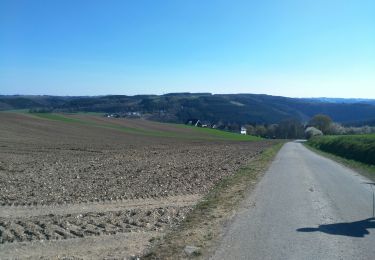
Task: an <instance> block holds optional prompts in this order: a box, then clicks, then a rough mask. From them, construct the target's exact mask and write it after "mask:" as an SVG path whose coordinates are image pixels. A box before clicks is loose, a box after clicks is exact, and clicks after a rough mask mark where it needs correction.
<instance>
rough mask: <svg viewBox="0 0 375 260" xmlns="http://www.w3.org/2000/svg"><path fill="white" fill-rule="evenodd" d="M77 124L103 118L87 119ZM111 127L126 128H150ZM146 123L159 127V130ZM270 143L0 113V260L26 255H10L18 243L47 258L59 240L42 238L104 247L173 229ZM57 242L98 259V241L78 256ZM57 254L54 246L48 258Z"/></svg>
mask: <svg viewBox="0 0 375 260" xmlns="http://www.w3.org/2000/svg"><path fill="white" fill-rule="evenodd" d="M85 120H97V121H101V120H107V119H104V118H95V117H94V118H93V117H91V116H90V117H89V116H87V117H85ZM127 121H129V122H128V123H127ZM132 122H133V125H131V124H132ZM117 123H118V124H126V126H128V127H134V128H137V127H141V128H147V124H148V122H147V121H131V120H126V121H117ZM117 123H116V124H117ZM149 125H150V129H151V128H153V129H157V130H159V131H162V130H163V125H164V124H159V123H154V122H152V123H149ZM155 127H157V128H155ZM165 127H166V129H165V130H167V131H172V130H173V131H179V128H178V127H176V128H175V129H174V127H172V128H171V126H169V125H166V126H165ZM181 131H182V132H180V133H184V134H188V133H187V132H186V131H187V130H186V129H183V130H181ZM270 145H271V143H270V142H224V141H222V142H212V141H202V140H200V141H194V140H184V139H176V138H162V137H150V136H143V135H137V134H129V133H125V132H123V131H119V130H116V129H109V128H102V127H95V126H90V125H83V124H74V123H67V122H60V121H52V120H47V119H39V118H35V117H33V116H30V115H22V114H11V113H0V212H3V213H0V258H12V257H17V256H22V257H24V256H26V255H25V254H23V255H22V254H21V253H20V254H19V255H18V254H17V253H16V252H21V251H22V250H21V249H22V248H25V247H26V248H29V249H30V250H31V251H29V256H32V257H39V256H43V255H44V256H45V257H47V255H48V258H52V257H54V255H53V252H52V253H51V250H52V249H51V248H56V247H57V248H58V247H59V246H58V245H59V244H56V242H53V243H52V242H51V243H50V242H49V243H47V244H48V245H51V246H49V247H48V246H47V247H48V248H50V250H49V251H48V250H47V249H46V248H45V247H46V245H47V244H46V243H44V242H43V241H68V240H70V239H78V240H79V241H81V239H86V240H82V241H91V240H87V239H89V238H90V237H92V239H94V240H95V239H97V240H95V241H99V240H100V241H107V240H108V241H110V240H111V238H110V237H111V236H120V235H119V234H126V233H134V232H136V233H137V234H138V233H139V234H142V235H140V236H139V237H142V238H143V240H142V241H143V242H142V243H143V244H144V245H146V244H147V243H146V242H147V241H146V242H145V239H144V238H145V237H149V236H147V235H144V234H145V233H150V234H151V233H152V234H155V233H156V234H158V235H162V234H163V233H164V232H165V230H166V229H170V228H172V227H174V226H175V225H177V224H178V223H179V222H180V221H181V220H182V219H184V218H185V216H186V215H187V213H188V212H189V211H190V209H191V208H192V206H193V205H194V204H195V203H196V202H197V201H198V198H200V197H201V196H202V195H204V194H206V193H207V191H209V190H210V189H211V187H213V185H215V183H217V182H218V181H219V180H221V179H222V178H224V177H226V176H228V175H232V174H233V173H235V172H236V171H237V170H238V169H239V168H241V167H243V166H244V165H246V164H247V163H248V162H249V161H250V160H252V158H253V157H254V156H255V155H256V154H258V153H259V152H261V151H263V150H264V149H265V148H267V147H269V146H270ZM176 198H178V199H176ZM184 198H186V199H185V200H184ZM142 201H143V202H145V203H142ZM26 212H31V213H32V214H31V213H29V214H28V213H26ZM104 236H105V237H109V239H107V240H105V239H104V238H103V237H104ZM152 237H154V235H152ZM149 238H150V237H149ZM90 239H91V238H90ZM98 239H99V240H98ZM103 239H104V240H103ZM94 240H92V241H91V242H90V243H91V244H92V245H95V244H96V242H95V241H94ZM125 240H126V241H127V242H126V243H127V245H128V246H127V248H128V249H129V250H125V249H121V250H120V249H119V251H118V252H122V253H121V255H119V256H118V257H122V258H123V257H127V256H129V254H138V253H140V252H141V250H142V249H143V248H144V246H140V247H136V246H134V243H138V242H139V241H138V240H137V239H136V238H135V236H132V239H130V240H129V239H125ZM125 240H124V241H125ZM146 240H147V239H146ZM38 241H39V242H38ZM132 241H133V242H132ZM137 241H138V242H137ZM30 242H33V243H32V246H31V244H30ZM38 243H40V246H39V247H38ZM82 243H86V242H82ZM87 243H88V242H87ZM87 243H86V244H87ZM90 243H89V244H90ZM103 243H104V242H103ZM105 243H107V242H105ZM132 243H133V244H132ZM142 243H141V244H142ZM86 244H85V245H86ZM143 244H142V245H143ZM16 245H19V246H16ZM61 245H64V247H63V248H65V249H64V250H66V251H64V252H68V254H67V255H68V256H79V257H83V258H102V257H105V255H106V253H105V248H106V247H105V246H103V245H102V246H100V247H98V246H96V248H100V250H101V251H100V253H99V252H96V251H95V250H94V249H93V247H90V246H87V245H86V246H85V247H84V248H82V249H81V250H80V253H79V254H78V253H77V251H75V249H74V248H76V247H75V246H76V243H70V244H69V243H68V242H64V243H63V244H61ZM38 248H39V249H38ZM110 248H111V245H110V242H108V250H109V249H110ZM130 248H133V249H134V250H130ZM11 249H12V250H11ZM13 249H17V250H13ZM18 249H19V250H21V251H19V250H18ZM60 249H61V248H60ZM38 250H39V251H38ZM103 250H104V251H103ZM47 251H48V252H49V253H48V254H47V255H45V254H44V253H43V252H47ZM52 251H53V250H52ZM60 251H61V250H60ZM60 251H59V250H58V249H56V256H57V255H58V254H59V253H58V252H60ZM7 252H8V254H7ZM12 252H13V253H12ZM69 252H70V253H69ZM84 252H86V253H84ZM89 252H91V253H89ZM95 252H96V253H95ZM109 252H110V251H108V252H107V253H108V256H111V254H110V253H109ZM116 257H117V256H116Z"/></svg>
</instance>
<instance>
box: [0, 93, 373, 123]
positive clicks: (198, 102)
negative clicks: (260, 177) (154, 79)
mask: <svg viewBox="0 0 375 260" xmlns="http://www.w3.org/2000/svg"><path fill="white" fill-rule="evenodd" d="M339 100H341V101H340V102H339ZM357 101H358V102H356V101H355V100H354V99H352V100H350V101H348V100H346V101H344V100H343V99H325V98H322V99H298V98H287V97H279V96H270V95H256V94H217V95H213V94H210V93H170V94H165V95H136V96H124V95H110V96H94V97H60V96H20V95H16V96H0V110H12V109H34V110H36V111H38V110H43V111H55V112H78V111H85V112H105V113H123V114H126V113H127V112H140V113H141V114H142V115H143V117H145V118H148V119H152V120H156V121H165V122H180V123H184V122H186V121H187V120H188V119H191V118H196V119H200V120H201V121H202V122H207V123H210V124H239V125H241V124H247V123H252V124H256V123H265V124H271V123H278V122H280V121H282V120H285V119H290V118H294V119H297V120H299V121H301V122H306V121H308V120H309V119H310V118H311V117H312V116H314V115H315V114H318V113H323V114H327V115H329V116H330V117H331V118H332V119H333V120H334V121H336V122H340V123H344V124H350V123H351V122H355V124H356V125H360V124H361V122H367V123H371V124H373V123H375V104H374V100H357Z"/></svg>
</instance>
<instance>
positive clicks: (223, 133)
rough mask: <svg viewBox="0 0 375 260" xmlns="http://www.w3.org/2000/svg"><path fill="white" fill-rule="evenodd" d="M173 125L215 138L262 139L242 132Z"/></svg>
mask: <svg viewBox="0 0 375 260" xmlns="http://www.w3.org/2000/svg"><path fill="white" fill-rule="evenodd" d="M173 125H174V126H177V127H181V128H188V129H191V130H192V131H194V132H197V133H201V134H207V135H211V136H214V137H217V138H222V139H225V140H231V141H260V140H262V138H260V137H257V136H253V135H242V134H237V133H232V132H227V131H223V130H218V129H212V128H205V127H195V126H188V125H182V124H173Z"/></svg>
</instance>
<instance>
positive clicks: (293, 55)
mask: <svg viewBox="0 0 375 260" xmlns="http://www.w3.org/2000/svg"><path fill="white" fill-rule="evenodd" d="M374 14H375V1H373V0H369V1H362V0H353V1H350V0H348V1H345V0H341V1H335V0H315V1H310V0H294V1H292V0H285V1H281V0H279V1H275V0H274V1H271V0H265V1H251V0H247V1H245V0H243V1H242V0H227V1H224V0H216V1H214V0H205V1H202V0H184V1H182V0H170V1H157V0H147V1H146V0H128V1H127V0H121V1H112V0H109V1H104V0H102V1H94V0H90V1H89V0H87V1H84V0H54V1H38V0H33V1H30V0H9V1H8V0H0V94H49V95H103V94H125V95H135V94H163V93H169V92H212V93H264V94H271V95H282V96H290V97H321V96H326V97H357V98H375V15H374Z"/></svg>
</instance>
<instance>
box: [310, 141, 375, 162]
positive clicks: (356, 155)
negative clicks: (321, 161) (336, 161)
mask: <svg viewBox="0 0 375 260" xmlns="http://www.w3.org/2000/svg"><path fill="white" fill-rule="evenodd" d="M308 144H309V145H311V146H313V147H315V148H318V149H320V150H322V151H325V152H329V153H333V154H336V155H339V156H341V157H345V158H347V159H353V160H356V161H359V162H363V163H367V164H371V165H375V134H370V135H347V136H319V137H313V138H311V139H310V140H309V141H308Z"/></svg>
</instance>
